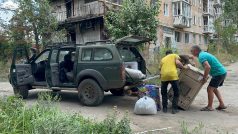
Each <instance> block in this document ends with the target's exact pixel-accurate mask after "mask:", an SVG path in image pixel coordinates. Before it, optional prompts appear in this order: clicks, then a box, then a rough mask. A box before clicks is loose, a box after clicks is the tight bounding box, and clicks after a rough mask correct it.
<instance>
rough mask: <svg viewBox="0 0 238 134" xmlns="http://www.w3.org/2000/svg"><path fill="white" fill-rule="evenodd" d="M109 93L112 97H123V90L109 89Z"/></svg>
mask: <svg viewBox="0 0 238 134" xmlns="http://www.w3.org/2000/svg"><path fill="white" fill-rule="evenodd" d="M110 92H111V93H112V94H113V95H114V96H123V95H124V90H123V89H111V90H110Z"/></svg>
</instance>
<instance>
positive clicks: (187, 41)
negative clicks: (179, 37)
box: [184, 33, 189, 43]
mask: <svg viewBox="0 0 238 134" xmlns="http://www.w3.org/2000/svg"><path fill="white" fill-rule="evenodd" d="M184 40H185V43H189V33H185V36H184Z"/></svg>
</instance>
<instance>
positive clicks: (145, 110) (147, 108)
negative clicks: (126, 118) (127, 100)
mask: <svg viewBox="0 0 238 134" xmlns="http://www.w3.org/2000/svg"><path fill="white" fill-rule="evenodd" d="M134 113H135V114H141V115H153V114H157V107H156V104H155V101H154V100H153V99H152V98H150V97H148V96H144V97H142V98H140V99H139V100H138V101H137V102H136V104H135V108H134Z"/></svg>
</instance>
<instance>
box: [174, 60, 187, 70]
mask: <svg viewBox="0 0 238 134" xmlns="http://www.w3.org/2000/svg"><path fill="white" fill-rule="evenodd" d="M175 62H176V65H177V67H178V68H180V69H185V67H184V66H183V64H182V63H181V61H180V60H179V59H176V61H175Z"/></svg>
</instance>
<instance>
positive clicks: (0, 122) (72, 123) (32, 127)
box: [0, 93, 132, 134]
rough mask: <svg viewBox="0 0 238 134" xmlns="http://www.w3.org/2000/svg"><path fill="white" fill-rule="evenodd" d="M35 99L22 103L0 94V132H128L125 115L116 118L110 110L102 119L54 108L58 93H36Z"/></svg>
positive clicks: (14, 133)
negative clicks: (93, 118) (28, 102)
mask: <svg viewBox="0 0 238 134" xmlns="http://www.w3.org/2000/svg"><path fill="white" fill-rule="evenodd" d="M38 98H39V99H38V100H37V102H36V103H35V104H34V105H33V106H31V107H28V106H26V104H25V102H24V101H23V100H22V99H20V98H17V97H12V96H11V97H8V98H0V133H4V134H79V133H82V134H92V133H93V134H99V133H100V134H114V133H117V134H130V133H132V131H131V128H130V125H129V124H130V121H129V119H128V117H127V115H125V116H124V117H123V118H122V119H121V120H119V119H117V116H116V115H117V113H116V111H114V112H113V113H111V114H109V115H108V117H107V118H106V119H105V120H103V121H102V122H96V121H94V120H91V119H88V118H84V117H83V116H81V115H79V114H73V115H72V114H66V113H64V112H62V111H60V110H59V108H58V106H57V105H58V100H59V98H58V96H53V97H52V95H51V94H49V93H43V94H40V95H39V97H38Z"/></svg>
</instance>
